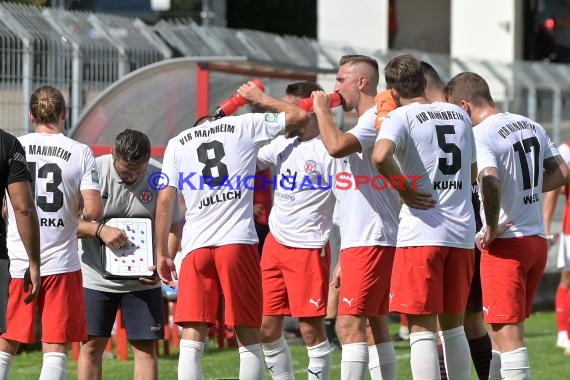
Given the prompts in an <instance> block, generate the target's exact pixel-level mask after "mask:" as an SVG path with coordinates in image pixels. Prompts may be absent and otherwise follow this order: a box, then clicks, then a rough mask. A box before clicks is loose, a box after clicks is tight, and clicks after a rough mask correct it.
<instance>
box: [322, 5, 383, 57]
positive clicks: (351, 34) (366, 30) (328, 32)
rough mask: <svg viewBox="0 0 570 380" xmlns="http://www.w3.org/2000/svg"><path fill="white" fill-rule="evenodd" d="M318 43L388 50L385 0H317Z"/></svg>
mask: <svg viewBox="0 0 570 380" xmlns="http://www.w3.org/2000/svg"><path fill="white" fill-rule="evenodd" d="M317 37H318V39H319V41H323V42H335V43H337V44H347V45H351V46H354V47H358V48H364V49H369V50H371V51H374V50H387V49H388V0H357V1H354V0H353V1H350V0H317Z"/></svg>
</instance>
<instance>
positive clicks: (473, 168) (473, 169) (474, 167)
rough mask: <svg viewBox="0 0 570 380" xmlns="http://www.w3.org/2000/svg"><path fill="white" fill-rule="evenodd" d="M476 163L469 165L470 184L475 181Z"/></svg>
mask: <svg viewBox="0 0 570 380" xmlns="http://www.w3.org/2000/svg"><path fill="white" fill-rule="evenodd" d="M477 170H478V169H477V163H476V162H474V163H472V164H471V183H475V181H477V173H478V171H477Z"/></svg>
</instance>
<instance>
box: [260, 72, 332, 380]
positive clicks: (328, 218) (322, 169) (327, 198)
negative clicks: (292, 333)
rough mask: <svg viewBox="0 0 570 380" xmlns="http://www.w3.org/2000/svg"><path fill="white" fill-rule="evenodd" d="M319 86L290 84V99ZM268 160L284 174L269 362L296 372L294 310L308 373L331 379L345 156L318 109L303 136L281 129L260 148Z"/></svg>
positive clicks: (272, 257)
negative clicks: (329, 323)
mask: <svg viewBox="0 0 570 380" xmlns="http://www.w3.org/2000/svg"><path fill="white" fill-rule="evenodd" d="M318 90H322V89H321V87H319V85H317V84H315V83H310V82H300V83H293V84H290V85H289V86H287V89H286V90H285V94H286V96H285V98H284V100H285V101H288V102H291V103H295V104H296V103H297V102H298V101H299V100H300V99H302V98H308V97H310V96H311V93H312V92H313V91H318ZM268 165H271V166H273V167H274V168H275V172H276V173H277V175H276V176H275V177H274V178H275V182H276V184H275V191H274V197H273V207H272V209H271V213H270V214H269V230H270V232H269V235H268V236H267V237H266V238H265V245H264V247H263V254H262V256H261V276H262V288H263V321H262V325H261V342H262V343H263V353H264V356H265V363H266V366H267V368H268V369H269V371H270V373H271V376H272V378H273V379H294V378H295V374H294V372H293V363H292V359H291V353H290V352H289V348H288V346H287V342H286V341H285V338H284V337H283V317H284V316H285V315H291V316H293V317H295V318H299V326H300V330H301V335H302V336H303V339H304V340H305V343H306V345H307V352H308V355H309V365H308V378H309V379H311V380H312V379H321V380H323V379H328V372H329V368H330V363H331V353H330V347H329V342H328V340H327V336H326V333H325V328H324V320H323V318H324V316H325V315H326V313H327V298H328V288H329V269H330V261H331V253H330V249H329V245H328V243H327V241H328V239H329V234H330V229H331V225H332V215H333V210H334V205H335V202H336V200H335V197H334V194H333V189H334V178H335V175H336V173H337V172H339V171H340V162H338V161H337V160H336V159H335V158H333V157H331V156H329V154H328V153H327V150H326V149H325V146H324V145H323V142H322V140H321V138H320V136H319V126H318V125H317V118H316V117H315V116H314V115H313V116H312V117H311V121H310V122H309V123H308V124H307V126H306V127H305V128H303V129H302V130H301V131H300V133H299V135H298V137H295V138H286V137H285V136H279V137H277V138H276V139H275V140H273V141H271V143H269V144H268V145H265V146H264V147H262V148H261V149H260V150H259V153H258V155H257V167H258V168H265V167H267V166H268Z"/></svg>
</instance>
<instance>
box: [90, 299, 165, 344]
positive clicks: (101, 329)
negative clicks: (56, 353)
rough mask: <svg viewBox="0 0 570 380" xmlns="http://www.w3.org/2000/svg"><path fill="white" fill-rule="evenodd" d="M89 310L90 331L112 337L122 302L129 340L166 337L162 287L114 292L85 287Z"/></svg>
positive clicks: (124, 322) (95, 334) (93, 333)
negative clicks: (118, 309)
mask: <svg viewBox="0 0 570 380" xmlns="http://www.w3.org/2000/svg"><path fill="white" fill-rule="evenodd" d="M83 292H84V294H85V308H86V311H87V316H86V317H87V335H88V336H89V337H92V336H99V337H110V336H111V331H112V330H113V323H114V322H115V319H116V315H117V308H118V307H119V306H121V310H122V312H123V324H124V326H125V329H126V330H127V338H128V339H129V340H153V339H162V338H163V337H164V308H163V300H162V291H161V289H160V288H153V289H148V290H141V291H138V292H130V293H112V292H102V291H99V290H93V289H87V288H83Z"/></svg>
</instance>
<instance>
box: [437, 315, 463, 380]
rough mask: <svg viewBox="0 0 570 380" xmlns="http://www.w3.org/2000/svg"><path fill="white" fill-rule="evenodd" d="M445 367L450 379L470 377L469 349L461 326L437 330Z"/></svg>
mask: <svg viewBox="0 0 570 380" xmlns="http://www.w3.org/2000/svg"><path fill="white" fill-rule="evenodd" d="M439 339H440V340H441V344H442V345H443V356H444V358H445V369H446V372H447V376H448V377H449V378H450V379H466V380H470V379H471V351H470V350H469V343H468V342H467V337H466V336H465V330H464V329H463V326H459V327H456V328H454V329H449V330H445V331H440V332H439Z"/></svg>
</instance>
